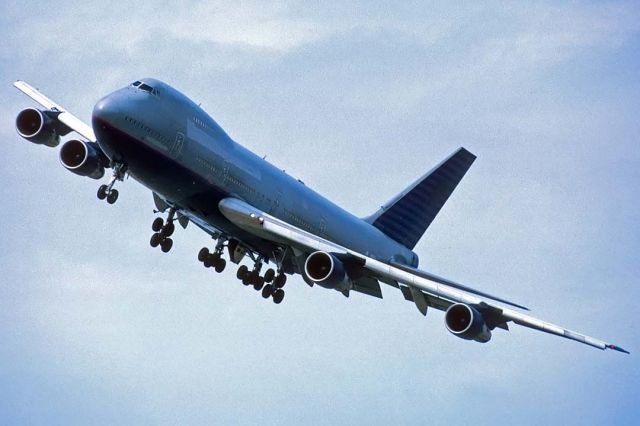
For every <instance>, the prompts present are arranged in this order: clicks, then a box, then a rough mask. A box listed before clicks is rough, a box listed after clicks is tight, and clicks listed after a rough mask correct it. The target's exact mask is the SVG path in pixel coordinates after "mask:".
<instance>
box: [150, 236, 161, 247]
mask: <svg viewBox="0 0 640 426" xmlns="http://www.w3.org/2000/svg"><path fill="white" fill-rule="evenodd" d="M161 242H162V236H161V235H160V234H158V233H155V234H153V235H152V236H151V240H150V241H149V244H151V247H154V248H155V247H158V246H159V245H160V243H161Z"/></svg>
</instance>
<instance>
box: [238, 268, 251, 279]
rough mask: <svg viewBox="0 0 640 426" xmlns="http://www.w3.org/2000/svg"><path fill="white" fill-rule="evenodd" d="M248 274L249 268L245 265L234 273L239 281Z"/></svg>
mask: <svg viewBox="0 0 640 426" xmlns="http://www.w3.org/2000/svg"><path fill="white" fill-rule="evenodd" d="M248 272H249V268H247V265H242V266H240V267H239V268H238V272H236V277H237V278H238V279H239V280H242V279H244V277H245V276H246V275H247V273H248Z"/></svg>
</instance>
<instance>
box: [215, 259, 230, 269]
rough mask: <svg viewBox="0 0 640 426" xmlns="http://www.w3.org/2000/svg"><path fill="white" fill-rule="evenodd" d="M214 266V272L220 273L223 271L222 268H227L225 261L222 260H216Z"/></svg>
mask: <svg viewBox="0 0 640 426" xmlns="http://www.w3.org/2000/svg"><path fill="white" fill-rule="evenodd" d="M214 266H215V268H216V272H218V273H220V272H222V271H224V268H225V267H226V266H227V261H226V260H224V259H222V258H218V260H217V261H216V263H215V265H214Z"/></svg>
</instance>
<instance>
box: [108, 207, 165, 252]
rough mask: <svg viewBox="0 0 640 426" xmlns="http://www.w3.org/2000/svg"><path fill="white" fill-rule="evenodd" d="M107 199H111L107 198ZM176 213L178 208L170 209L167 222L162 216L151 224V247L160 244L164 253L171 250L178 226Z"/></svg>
mask: <svg viewBox="0 0 640 426" xmlns="http://www.w3.org/2000/svg"><path fill="white" fill-rule="evenodd" d="M107 201H109V200H108V199H107ZM175 214H176V209H174V208H171V209H169V216H168V217H167V223H165V222H164V221H163V220H162V218H161V217H157V218H155V220H154V221H153V223H152V224H151V229H152V230H153V232H154V233H153V235H152V236H151V240H150V241H149V244H150V245H151V247H158V246H160V250H162V251H163V252H164V253H167V252H168V251H169V250H171V247H173V240H172V239H171V238H170V237H171V235H173V232H174V231H175V230H176V226H175V225H174V224H173V221H174V218H175Z"/></svg>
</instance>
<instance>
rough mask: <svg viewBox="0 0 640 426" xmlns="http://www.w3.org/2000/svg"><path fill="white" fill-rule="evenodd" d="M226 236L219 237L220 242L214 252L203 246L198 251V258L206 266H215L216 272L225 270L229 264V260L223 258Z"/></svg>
mask: <svg viewBox="0 0 640 426" xmlns="http://www.w3.org/2000/svg"><path fill="white" fill-rule="evenodd" d="M225 241H226V240H225V238H223V237H220V238H218V243H217V244H216V248H215V249H214V251H213V253H210V252H209V249H208V248H206V247H202V248H201V249H200V251H199V252H198V260H199V261H200V262H202V263H203V264H204V266H205V268H211V267H213V268H214V269H215V271H216V272H222V271H224V268H225V267H226V266H227V261H226V260H224V259H223V258H222V251H223V250H224V243H225Z"/></svg>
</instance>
